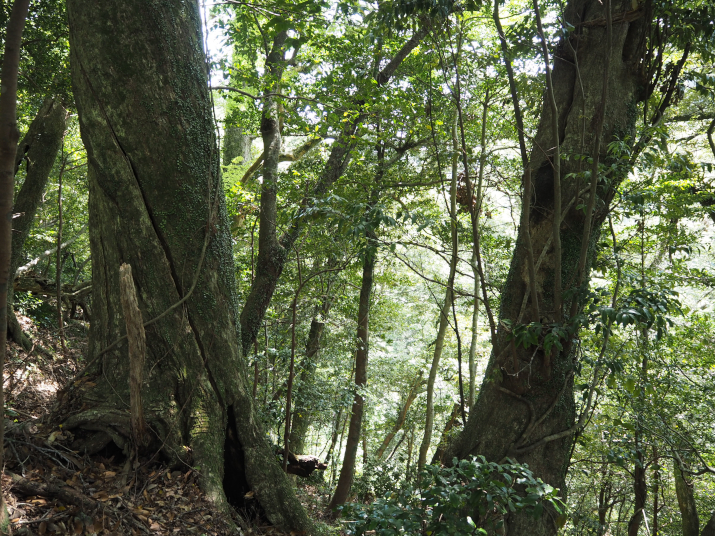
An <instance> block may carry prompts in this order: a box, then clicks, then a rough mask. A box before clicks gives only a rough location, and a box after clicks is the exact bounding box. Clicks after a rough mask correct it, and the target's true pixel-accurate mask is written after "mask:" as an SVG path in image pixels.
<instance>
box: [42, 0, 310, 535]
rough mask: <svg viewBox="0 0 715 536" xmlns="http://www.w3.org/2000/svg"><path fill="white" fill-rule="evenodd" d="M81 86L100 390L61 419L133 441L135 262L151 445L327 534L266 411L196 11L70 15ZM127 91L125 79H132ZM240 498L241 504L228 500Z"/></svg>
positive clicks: (210, 489)
mask: <svg viewBox="0 0 715 536" xmlns="http://www.w3.org/2000/svg"><path fill="white" fill-rule="evenodd" d="M67 10H68V18H69V26H70V45H71V67H72V83H73V88H74V95H75V98H76V102H77V108H78V111H79V117H80V128H81V133H82V139H83V142H84V145H85V147H86V149H87V157H88V164H89V165H88V179H89V219H90V247H91V251H92V260H93V262H92V295H93V304H94V307H93V321H92V324H91V329H90V341H89V355H90V356H93V357H92V360H91V361H90V365H89V368H88V377H90V378H93V379H94V383H95V384H96V385H92V386H88V385H87V384H86V383H84V382H79V385H73V386H71V387H70V388H69V389H68V390H67V391H65V392H64V394H63V397H62V399H61V400H60V403H59V404H60V405H59V409H58V413H57V414H56V417H57V418H58V419H62V420H63V421H64V427H65V428H66V429H70V430H73V431H74V433H75V437H76V439H77V444H76V448H82V446H83V445H86V444H90V443H91V444H93V445H94V446H95V449H96V448H97V445H100V446H101V444H102V443H104V444H107V443H108V442H109V441H114V442H115V443H116V444H117V445H118V446H119V447H120V448H124V449H127V448H128V438H130V437H131V427H130V419H129V414H128V412H127V408H126V403H125V401H127V400H129V383H128V377H129V370H128V360H127V358H126V352H127V346H126V342H125V339H123V337H122V336H123V334H124V326H123V318H122V316H123V315H122V312H121V305H120V298H119V281H118V280H119V266H120V265H121V263H123V262H125V263H127V264H131V266H132V275H133V277H134V282H135V285H136V288H137V297H138V302H139V308H140V310H141V313H142V316H143V318H145V319H151V320H148V321H146V322H145V324H144V327H145V329H147V328H148V331H149V333H147V341H146V342H147V344H146V365H145V377H144V384H143V390H142V399H143V406H144V408H143V409H144V417H145V421H146V425H147V429H148V435H149V436H150V438H151V440H150V444H149V445H148V446H147V448H149V449H157V450H159V449H160V451H161V453H162V454H163V455H164V456H165V457H166V458H167V459H168V460H169V461H170V463H172V464H188V465H190V466H192V467H196V468H198V469H197V470H198V471H199V474H200V483H201V486H202V487H203V489H204V490H205V492H206V493H207V495H208V497H209V498H210V499H211V500H213V501H214V502H215V503H216V504H217V505H218V506H219V507H221V508H224V509H225V508H227V505H228V502H230V503H233V504H234V505H236V506H243V505H244V500H245V499H244V495H245V494H246V493H247V492H248V491H249V490H251V491H253V492H254V494H253V497H254V498H255V499H256V500H257V501H258V503H259V504H260V507H261V508H262V510H263V512H264V514H265V516H266V517H267V518H268V520H269V521H270V522H272V523H273V524H274V525H277V526H279V527H282V528H285V529H290V530H297V531H301V530H305V531H307V532H309V533H310V532H311V531H312V524H311V523H310V522H309V520H308V518H307V516H306V514H305V512H304V511H303V509H302V507H301V506H300V504H299V503H298V501H297V500H296V498H295V495H294V493H293V490H292V489H291V486H290V483H289V481H288V480H287V477H286V475H285V474H284V473H283V472H282V471H281V468H280V466H279V465H278V462H277V461H276V459H275V455H274V454H273V452H272V450H271V448H270V445H269V444H268V441H267V440H266V435H265V433H264V431H263V430H262V428H261V426H260V424H259V419H257V418H256V416H255V413H254V408H253V404H254V401H253V397H252V396H251V390H250V387H249V384H250V382H249V381H248V375H247V366H246V363H245V361H244V360H243V356H242V354H241V348H240V330H239V326H238V317H237V309H238V307H237V303H236V290H235V288H236V286H235V279H234V266H233V259H232V246H231V237H230V232H229V226H228V220H227V214H226V208H225V202H224V197H223V187H222V184H221V182H220V179H219V175H218V168H219V165H218V164H219V158H218V157H219V155H218V150H217V148H216V140H215V135H214V130H213V123H212V120H211V118H212V109H211V101H210V98H209V90H208V80H207V69H206V63H205V56H204V52H203V49H202V37H201V31H200V15H199V10H198V5H197V3H196V2H181V1H179V0H170V1H164V2H159V1H158V0H131V1H122V2H120V1H117V0H113V1H107V0H104V1H98V0H91V1H84V0H71V1H69V2H68V6H67ZM117 80H121V83H117ZM227 499H228V502H227Z"/></svg>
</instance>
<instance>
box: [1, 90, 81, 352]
mask: <svg viewBox="0 0 715 536" xmlns="http://www.w3.org/2000/svg"><path fill="white" fill-rule="evenodd" d="M67 115H68V114H67V110H66V109H65V108H64V106H63V105H62V103H61V102H60V100H59V98H57V97H54V96H50V95H48V96H47V97H45V100H44V101H43V103H42V105H41V106H40V109H39V111H38V112H37V115H36V116H35V118H34V119H33V120H32V123H30V128H29V129H28V130H27V133H26V134H25V136H24V137H23V138H22V140H21V141H20V143H19V144H18V145H17V151H16V153H15V171H14V173H15V174H17V173H18V171H19V169H20V167H21V165H22V163H23V162H26V171H25V180H24V181H23V183H22V187H21V188H20V191H19V192H18V194H17V196H16V198H15V205H14V207H13V212H14V213H15V214H16V215H17V216H16V217H15V218H14V219H13V220H12V253H11V257H10V277H11V280H13V279H14V278H15V273H16V272H17V269H18V268H19V267H20V263H21V262H22V252H23V248H24V244H25V240H27V237H28V235H29V234H30V229H31V228H32V223H33V222H34V220H35V214H36V213H37V209H38V207H39V206H40V203H41V202H42V195H43V194H44V192H45V188H46V186H47V179H48V178H49V176H50V172H51V171H52V166H53V165H54V162H55V160H56V159H57V153H58V151H59V150H60V147H61V146H62V137H63V135H64V132H65V129H66V126H67ZM13 302H14V292H13V291H12V289H8V310H7V314H8V317H7V318H8V335H10V336H11V337H12V339H13V340H14V341H15V342H16V343H17V344H19V345H21V346H22V347H23V348H24V349H25V350H28V351H29V350H30V348H32V341H31V340H30V339H29V337H28V336H27V335H25V334H24V333H23V332H22V328H21V327H20V324H19V323H18V321H17V318H16V317H15V313H14V311H13V309H12V304H13Z"/></svg>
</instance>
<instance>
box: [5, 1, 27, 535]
mask: <svg viewBox="0 0 715 536" xmlns="http://www.w3.org/2000/svg"><path fill="white" fill-rule="evenodd" d="M29 4H30V2H29V0H16V1H15V2H14V3H13V5H12V10H11V12H10V17H9V19H8V23H7V29H6V31H5V52H4V54H3V61H2V75H1V77H2V78H1V80H0V87H2V90H1V91H0V372H2V371H3V370H4V369H5V350H6V347H7V317H8V315H7V312H8V307H7V304H8V300H7V297H8V293H9V292H10V287H11V286H12V272H11V271H10V269H11V266H10V265H11V248H12V213H13V210H12V209H13V207H12V198H13V195H14V188H15V161H14V158H15V154H16V153H17V140H18V139H19V138H20V133H19V132H18V130H17V75H18V71H19V69H20V45H21V43H22V31H23V30H24V28H25V19H26V18H27V11H28V8H29ZM4 407H5V393H4V391H3V387H2V385H0V408H4ZM4 439H5V419H4V418H2V419H0V474H1V473H2V471H3V470H4V469H5V461H4V458H5V457H4V447H3V446H4ZM0 533H2V534H9V533H10V526H9V519H8V514H7V508H6V507H5V498H4V496H3V494H2V492H0Z"/></svg>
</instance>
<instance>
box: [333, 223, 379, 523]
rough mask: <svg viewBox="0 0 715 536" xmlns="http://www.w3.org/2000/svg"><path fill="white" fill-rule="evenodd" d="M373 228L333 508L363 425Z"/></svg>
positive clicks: (349, 474) (348, 479)
mask: <svg viewBox="0 0 715 536" xmlns="http://www.w3.org/2000/svg"><path fill="white" fill-rule="evenodd" d="M375 239H376V236H375V233H374V231H368V232H367V244H366V247H365V257H364V259H363V266H362V284H361V286H360V303H359V305H358V327H357V348H356V351H355V395H354V398H353V407H352V413H351V414H350V425H349V427H348V439H347V441H346V443H345V456H344V457H343V465H342V467H341V468H340V477H339V478H338V483H337V485H336V486H335V493H333V497H332V499H331V500H330V504H329V505H328V508H329V509H330V510H334V509H335V508H336V507H338V506H340V505H341V504H345V501H347V500H348V496H349V495H350V488H351V487H352V485H353V477H354V476H355V460H356V458H357V450H358V446H359V445H360V431H361V428H362V414H363V410H364V405H365V399H364V398H363V396H362V393H361V390H362V389H363V388H364V387H365V385H367V361H368V354H369V326H370V298H371V296H372V283H373V274H374V272H375V260H376V256H377V250H376V245H375Z"/></svg>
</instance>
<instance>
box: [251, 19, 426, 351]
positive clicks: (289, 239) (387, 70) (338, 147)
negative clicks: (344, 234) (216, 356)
mask: <svg viewBox="0 0 715 536" xmlns="http://www.w3.org/2000/svg"><path fill="white" fill-rule="evenodd" d="M427 31H428V27H427V26H422V27H421V28H420V29H418V30H417V31H416V32H415V34H414V35H413V36H412V37H411V38H410V39H409V40H408V41H407V42H406V43H405V44H404V45H403V46H402V48H401V49H400V50H399V51H398V52H397V53H396V54H395V56H394V57H393V58H392V60H390V61H389V62H388V63H387V65H385V67H384V68H383V69H382V71H380V73H379V74H378V75H377V77H376V80H375V81H376V82H377V86H378V87H381V86H384V85H385V84H387V83H388V82H389V81H390V80H391V79H392V77H393V75H394V74H395V71H396V70H397V68H398V67H399V66H400V64H401V63H402V61H403V60H404V59H405V58H406V57H407V56H408V55H409V54H410V53H411V52H412V51H413V50H414V49H415V47H417V45H419V43H420V42H421V41H422V39H423V38H424V36H425V35H427ZM364 105H365V102H364V101H363V100H359V99H357V100H356V106H357V111H358V113H357V114H356V115H355V116H354V117H351V118H350V120H349V121H346V122H345V124H344V126H343V129H342V131H341V132H340V134H339V135H338V138H337V139H336V140H335V142H334V143H333V144H332V146H331V151H330V156H329V157H328V161H327V162H326V163H325V167H324V168H323V172H322V173H321V176H320V179H319V180H318V183H317V184H316V185H315V187H314V188H313V191H312V192H311V195H310V196H306V197H305V198H304V199H303V201H302V203H301V207H302V208H307V207H308V206H309V204H310V203H312V200H313V199H320V198H321V197H323V196H324V195H325V194H327V193H328V191H329V190H330V188H332V186H333V184H334V183H335V181H337V180H338V179H339V178H340V177H341V176H342V174H343V173H344V172H345V170H346V169H347V166H348V164H349V163H350V159H351V156H352V152H353V149H354V147H355V144H356V141H355V140H356V138H355V133H356V132H357V129H358V127H359V126H360V125H361V124H362V123H363V121H365V119H366V118H367V117H368V114H367V113H366V112H365V111H364V110H363V107H364ZM305 222H306V218H301V217H298V218H295V219H294V220H293V222H292V223H291V225H290V227H289V228H288V229H287V230H286V231H285V232H284V233H283V235H281V237H280V238H279V239H278V240H277V244H278V245H279V246H280V248H281V249H280V250H277V249H274V254H273V255H272V257H271V259H270V264H267V265H265V266H263V267H262V266H261V265H260V263H259V264H258V265H257V266H256V277H255V278H254V280H253V283H252V284H251V290H250V292H249V294H248V297H247V298H246V303H245V305H244V306H243V309H242V311H241V333H242V341H243V350H244V352H247V351H248V348H250V346H251V343H252V342H253V340H254V339H255V338H256V337H257V335H258V331H259V330H260V327H261V323H262V322H263V317H264V316H265V314H266V310H267V309H268V306H269V304H270V302H271V299H272V298H273V293H274V292H275V290H276V285H277V283H278V279H279V278H280V275H281V273H282V272H283V266H284V264H285V258H286V255H285V251H287V250H290V249H291V248H292V247H293V244H294V243H295V241H296V240H297V239H298V237H299V236H300V234H301V233H302V232H303V226H304V225H305Z"/></svg>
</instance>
